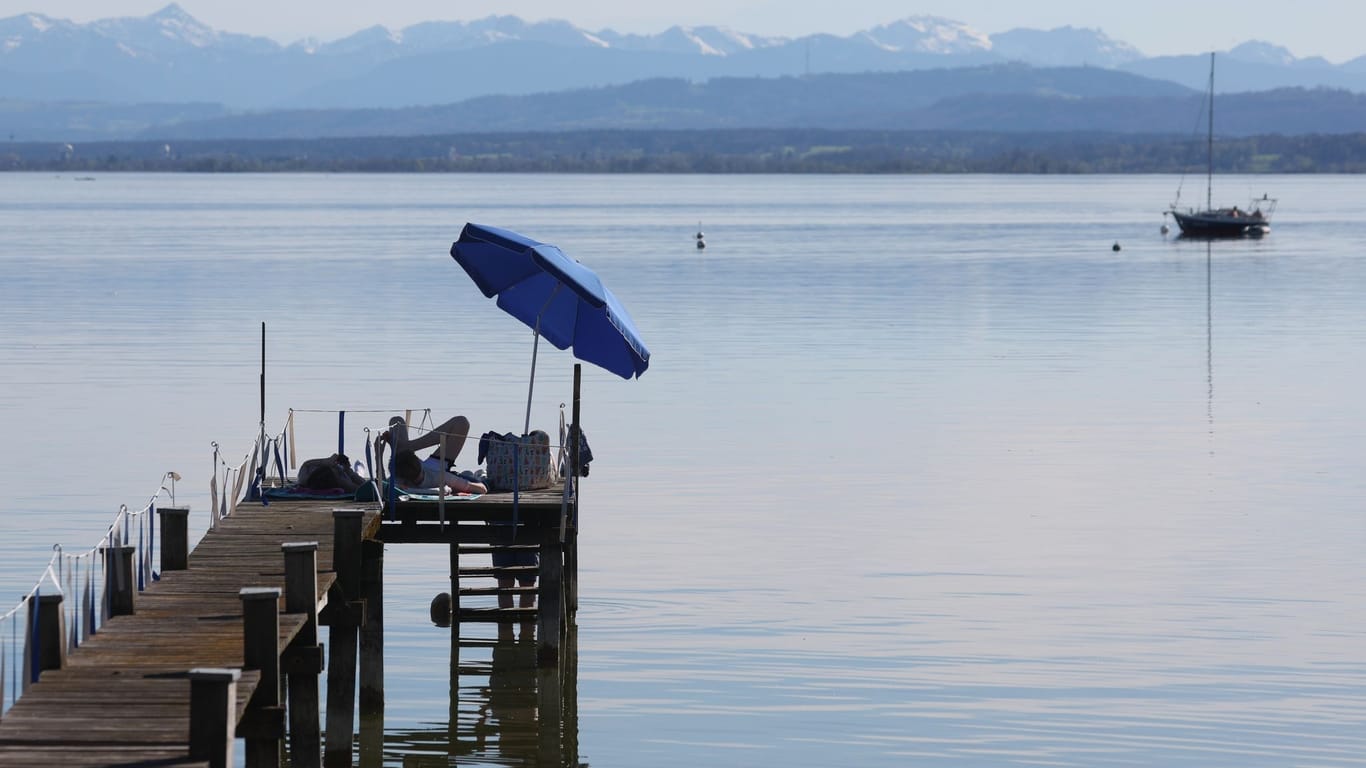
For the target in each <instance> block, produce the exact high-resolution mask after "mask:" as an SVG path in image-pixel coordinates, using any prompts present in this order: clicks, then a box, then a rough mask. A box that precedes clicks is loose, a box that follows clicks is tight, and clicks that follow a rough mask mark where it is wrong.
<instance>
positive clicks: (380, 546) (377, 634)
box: [360, 540, 384, 717]
mask: <svg viewBox="0 0 1366 768" xmlns="http://www.w3.org/2000/svg"><path fill="white" fill-rule="evenodd" d="M361 558H362V559H361V581H360V591H361V597H362V598H363V599H364V600H365V625H364V626H362V627H361V628H360V714H361V716H362V717H364V716H365V715H373V714H383V713H384V542H382V541H374V540H370V541H366V542H365V543H364V544H362V545H361Z"/></svg>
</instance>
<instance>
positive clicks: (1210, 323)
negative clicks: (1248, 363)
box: [1205, 243, 1214, 453]
mask: <svg viewBox="0 0 1366 768" xmlns="http://www.w3.org/2000/svg"><path fill="white" fill-rule="evenodd" d="M1213 277H1214V260H1213V257H1212V255H1211V253H1210V244H1209V243H1205V383H1206V385H1207V392H1206V401H1205V414H1206V416H1207V417H1208V419H1209V434H1210V437H1211V438H1213V437H1214V279H1213ZM1210 453H1214V446H1213V445H1212V444H1211V446H1210Z"/></svg>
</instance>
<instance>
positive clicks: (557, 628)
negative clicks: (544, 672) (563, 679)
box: [536, 528, 564, 667]
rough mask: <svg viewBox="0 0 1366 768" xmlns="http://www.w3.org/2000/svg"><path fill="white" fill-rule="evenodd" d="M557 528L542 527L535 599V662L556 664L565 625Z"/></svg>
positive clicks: (562, 564) (539, 664) (561, 549)
mask: <svg viewBox="0 0 1366 768" xmlns="http://www.w3.org/2000/svg"><path fill="white" fill-rule="evenodd" d="M562 552H563V547H561V546H560V531H559V529H558V528H545V529H543V530H542V531H541V573H540V578H541V583H540V589H539V590H538V594H537V595H536V602H537V604H538V606H539V610H538V611H537V615H536V664H537V666H541V667H554V666H559V663H560V632H561V630H562V629H563V628H564V580H563V576H564V561H563V560H561V556H562Z"/></svg>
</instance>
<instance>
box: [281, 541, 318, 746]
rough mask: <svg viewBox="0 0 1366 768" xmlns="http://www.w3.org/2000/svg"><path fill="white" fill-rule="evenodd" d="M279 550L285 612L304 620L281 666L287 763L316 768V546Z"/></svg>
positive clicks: (284, 546)
mask: <svg viewBox="0 0 1366 768" xmlns="http://www.w3.org/2000/svg"><path fill="white" fill-rule="evenodd" d="M280 546H281V549H282V550H284V554H285V612H286V613H303V614H306V615H307V616H308V620H307V621H306V622H305V623H304V626H303V628H302V629H300V630H299V634H298V635H297V636H296V637H295V638H294V642H293V643H291V644H290V647H289V649H288V650H287V651H286V658H285V664H284V665H283V669H284V670H285V672H286V677H285V680H286V687H287V688H288V689H289V762H290V765H291V766H294V768H319V766H320V765H321V764H322V729H321V726H320V723H319V717H318V709H319V707H318V704H319V701H318V674H319V673H321V672H322V670H323V656H322V648H321V647H319V646H318V542H316V541H307V542H291V543H288V544H282V545H280Z"/></svg>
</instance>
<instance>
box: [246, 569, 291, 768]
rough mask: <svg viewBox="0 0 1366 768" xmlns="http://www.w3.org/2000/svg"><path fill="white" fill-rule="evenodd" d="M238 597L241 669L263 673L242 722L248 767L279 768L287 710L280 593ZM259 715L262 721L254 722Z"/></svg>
mask: <svg viewBox="0 0 1366 768" xmlns="http://www.w3.org/2000/svg"><path fill="white" fill-rule="evenodd" d="M238 596H239V597H240V598H241V599H242V666H243V667H245V668H247V669H257V670H260V671H261V681H260V682H259V683H257V685H256V693H255V694H253V695H252V697H251V704H250V708H249V709H248V710H247V712H248V714H247V716H246V717H245V718H244V719H243V723H244V728H243V730H245V731H247V733H246V734H244V735H245V736H246V743H247V750H246V765H247V768H278V766H279V765H280V746H281V744H282V743H283V740H282V737H283V735H284V734H283V733H282V731H283V720H284V708H283V707H281V706H280V699H281V696H280V590H279V588H277V587H243V588H242V590H241V591H240V592H239V593H238ZM257 713H260V715H259V719H257V718H253V716H254V715H257ZM249 721H250V726H248V725H247V723H248V722H249ZM257 729H259V730H260V731H269V732H270V733H269V735H267V734H265V733H260V732H258V731H257ZM277 734H278V735H277Z"/></svg>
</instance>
